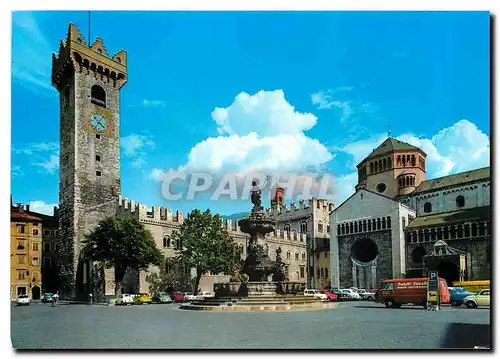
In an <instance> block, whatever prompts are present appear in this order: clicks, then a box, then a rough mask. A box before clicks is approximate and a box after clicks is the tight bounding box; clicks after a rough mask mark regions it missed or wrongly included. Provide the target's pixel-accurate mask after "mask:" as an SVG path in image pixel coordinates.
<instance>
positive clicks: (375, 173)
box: [330, 136, 491, 288]
mask: <svg viewBox="0 0 500 359" xmlns="http://www.w3.org/2000/svg"><path fill="white" fill-rule="evenodd" d="M357 169H358V184H357V185H356V191H355V193H354V194H353V195H352V196H351V197H349V198H348V199H347V200H346V201H344V202H343V203H342V204H341V205H339V206H338V207H337V208H335V209H334V210H333V211H332V213H331V217H330V225H331V226H332V231H331V233H330V253H331V255H330V266H331V268H332V275H331V285H332V287H333V288H349V287H359V288H376V287H377V286H378V283H380V281H382V280H385V279H394V278H411V277H421V276H425V275H426V274H427V272H428V271H435V270H437V271H438V273H439V275H440V276H441V277H443V278H445V279H446V280H447V282H448V284H449V285H451V284H452V283H453V282H454V281H460V280H484V279H490V277H491V207H490V168H489V167H486V168H480V169H477V170H473V171H467V172H463V173H458V174H454V175H450V176H446V177H441V178H435V179H429V180H427V179H426V154H425V153H424V152H423V151H422V150H421V149H420V148H418V147H415V146H412V145H410V144H408V143H405V142H402V141H399V140H397V139H394V138H391V137H390V136H389V137H388V138H387V139H386V140H385V141H384V142H383V143H382V144H381V145H380V146H378V147H377V148H376V149H374V150H373V151H372V153H371V154H370V155H369V156H368V157H366V158H365V159H364V160H363V161H361V163H359V164H358V166H357Z"/></svg>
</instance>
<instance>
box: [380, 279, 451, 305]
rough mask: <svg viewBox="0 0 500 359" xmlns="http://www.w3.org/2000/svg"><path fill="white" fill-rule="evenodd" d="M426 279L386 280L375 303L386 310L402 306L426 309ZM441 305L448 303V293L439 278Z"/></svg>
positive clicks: (446, 286)
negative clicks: (418, 306)
mask: <svg viewBox="0 0 500 359" xmlns="http://www.w3.org/2000/svg"><path fill="white" fill-rule="evenodd" d="M427 282H428V279H427V278H405V279H388V280H384V281H383V282H382V283H381V287H380V288H379V289H378V290H377V293H376V296H375V298H376V301H377V302H381V303H384V304H385V306H386V307H387V308H400V307H401V305H403V304H408V303H412V304H417V305H422V306H423V307H424V308H426V307H427ZM439 282H440V286H439V287H440V297H441V303H443V304H446V303H449V302H450V291H449V290H448V285H447V284H446V280H444V279H443V278H439Z"/></svg>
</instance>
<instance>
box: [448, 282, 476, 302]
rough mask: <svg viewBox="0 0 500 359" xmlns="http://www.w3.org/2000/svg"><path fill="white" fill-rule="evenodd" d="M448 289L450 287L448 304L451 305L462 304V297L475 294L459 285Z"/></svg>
mask: <svg viewBox="0 0 500 359" xmlns="http://www.w3.org/2000/svg"><path fill="white" fill-rule="evenodd" d="M449 289H450V304H451V305H453V306H460V305H462V304H464V299H465V298H466V297H468V296H471V295H475V294H476V293H472V292H469V291H467V290H465V289H464V288H460V287H452V288H449Z"/></svg>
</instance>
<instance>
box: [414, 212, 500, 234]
mask: <svg viewBox="0 0 500 359" xmlns="http://www.w3.org/2000/svg"><path fill="white" fill-rule="evenodd" d="M490 218H491V207H490V206H484V207H475V208H469V209H464V210H461V211H453V212H445V213H437V214H428V215H425V216H419V217H417V218H415V219H414V220H413V221H411V222H410V224H408V226H407V227H406V228H408V229H413V228H426V227H432V226H439V225H443V224H451V223H457V222H463V221H470V220H472V219H482V220H487V219H490Z"/></svg>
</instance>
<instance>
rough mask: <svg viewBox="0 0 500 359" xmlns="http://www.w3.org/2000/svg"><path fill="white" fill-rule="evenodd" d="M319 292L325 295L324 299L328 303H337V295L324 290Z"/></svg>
mask: <svg viewBox="0 0 500 359" xmlns="http://www.w3.org/2000/svg"><path fill="white" fill-rule="evenodd" d="M320 292H321V293H322V294H324V295H326V298H327V299H328V300H329V301H330V302H337V301H338V298H337V295H335V294H334V293H331V292H328V291H326V290H320Z"/></svg>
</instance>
